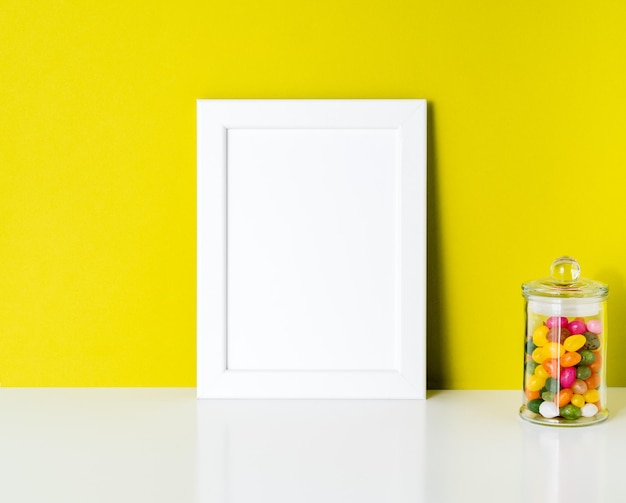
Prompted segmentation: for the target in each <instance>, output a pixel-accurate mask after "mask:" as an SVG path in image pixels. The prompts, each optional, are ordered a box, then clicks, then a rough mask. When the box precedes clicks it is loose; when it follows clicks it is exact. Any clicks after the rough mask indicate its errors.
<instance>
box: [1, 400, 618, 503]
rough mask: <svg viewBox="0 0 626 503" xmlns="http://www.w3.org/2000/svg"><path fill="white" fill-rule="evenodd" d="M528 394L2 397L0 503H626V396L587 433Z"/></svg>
mask: <svg viewBox="0 0 626 503" xmlns="http://www.w3.org/2000/svg"><path fill="white" fill-rule="evenodd" d="M520 401H521V392H519V391H431V392H429V397H428V399H427V400H425V401H375V400H372V401H367V400H351V401H348V400H345V401H344V400H294V401H287V400H273V401H269V400H268V401H265V400H238V401H237V400H231V401H228V400H219V401H208V400H207V401H197V400H196V399H195V389H194V388H184V389H176V388H173V389H124V388H120V389H93V388H82V389H51V388H49V389H43V388H42V389H15V388H13V389H12V388H4V389H0V501H2V502H3V503H20V502H45V503H54V502H63V503H73V502H80V503H97V502H111V503H125V502H133V503H138V502H149V503H159V502H167V503H186V502H203V503H204V502H207V503H209V502H210V503H244V502H245V503H251V502H268V503H269V502H271V503H282V502H288V503H307V502H316V503H318V502H320V503H321V502H324V503H333V502H341V503H351V502H355V503H368V502H372V503H374V502H376V503H387V502H389V503H396V502H397V503H400V502H411V503H420V502H428V503H436V502H451V503H459V502H468V501H480V502H491V501H493V502H498V503H501V502H507V503H513V502H532V503H540V502H548V501H549V502H551V503H553V502H567V503H576V502H585V503H595V502H600V503H607V502H620V503H622V502H623V501H626V463H625V462H624V458H625V457H626V410H625V405H626V388H612V389H610V390H609V395H608V405H609V409H610V411H611V415H610V417H609V419H608V421H606V422H605V423H602V424H599V425H596V426H589V427H584V428H569V429H563V428H554V427H545V426H537V425H533V424H528V423H526V422H523V421H522V420H521V419H519V417H518V415H517V410H518V408H519V405H520Z"/></svg>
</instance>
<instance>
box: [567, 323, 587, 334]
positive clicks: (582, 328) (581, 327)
mask: <svg viewBox="0 0 626 503" xmlns="http://www.w3.org/2000/svg"><path fill="white" fill-rule="evenodd" d="M567 329H568V330H569V331H570V332H571V333H572V335H576V334H584V333H585V332H586V331H587V325H585V322H584V321H579V320H574V321H572V322H571V323H570V324H569V325H567Z"/></svg>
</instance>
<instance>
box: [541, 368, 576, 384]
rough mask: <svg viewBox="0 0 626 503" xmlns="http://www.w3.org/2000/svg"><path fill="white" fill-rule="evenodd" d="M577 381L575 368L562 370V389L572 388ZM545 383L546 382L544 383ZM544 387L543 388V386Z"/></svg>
mask: <svg viewBox="0 0 626 503" xmlns="http://www.w3.org/2000/svg"><path fill="white" fill-rule="evenodd" d="M575 380H576V369H575V368H573V367H567V368H564V369H563V370H561V387H562V388H570V387H571V386H572V384H574V381H575ZM544 383H545V381H544ZM542 387H543V386H542Z"/></svg>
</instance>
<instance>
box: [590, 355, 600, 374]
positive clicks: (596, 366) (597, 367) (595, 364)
mask: <svg viewBox="0 0 626 503" xmlns="http://www.w3.org/2000/svg"><path fill="white" fill-rule="evenodd" d="M593 354H595V355H596V360H595V361H594V362H593V363H590V364H589V368H590V369H591V371H592V372H599V371H600V369H601V368H602V355H601V354H600V352H599V351H594V352H593Z"/></svg>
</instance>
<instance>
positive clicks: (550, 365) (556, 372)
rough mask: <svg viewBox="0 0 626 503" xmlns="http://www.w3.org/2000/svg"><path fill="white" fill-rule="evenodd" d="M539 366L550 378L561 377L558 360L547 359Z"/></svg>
mask: <svg viewBox="0 0 626 503" xmlns="http://www.w3.org/2000/svg"><path fill="white" fill-rule="evenodd" d="M541 366H542V367H543V368H544V369H546V371H547V372H548V374H550V377H552V378H554V379H558V378H559V376H560V375H561V369H560V368H559V360H557V359H556V358H548V359H546V360H544V361H543V362H542V363H541Z"/></svg>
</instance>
